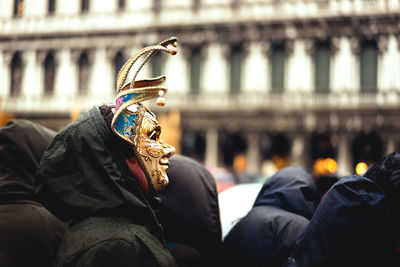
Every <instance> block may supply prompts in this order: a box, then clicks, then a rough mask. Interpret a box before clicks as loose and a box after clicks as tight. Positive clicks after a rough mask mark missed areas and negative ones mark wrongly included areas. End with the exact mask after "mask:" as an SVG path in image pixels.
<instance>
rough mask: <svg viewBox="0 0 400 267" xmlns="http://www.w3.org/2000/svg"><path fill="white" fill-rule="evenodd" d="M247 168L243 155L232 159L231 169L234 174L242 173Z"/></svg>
mask: <svg viewBox="0 0 400 267" xmlns="http://www.w3.org/2000/svg"><path fill="white" fill-rule="evenodd" d="M246 166H247V159H246V157H245V156H244V155H240V154H239V155H236V156H235V158H234V159H233V169H234V170H235V171H236V172H239V173H240V172H244V171H245V170H246Z"/></svg>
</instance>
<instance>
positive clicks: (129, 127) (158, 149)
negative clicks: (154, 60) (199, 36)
mask: <svg viewBox="0 0 400 267" xmlns="http://www.w3.org/2000/svg"><path fill="white" fill-rule="evenodd" d="M176 41H177V39H176V38H175V37H172V38H170V39H168V40H165V41H163V42H161V43H159V44H158V45H155V46H149V47H145V48H143V49H142V50H140V51H139V52H138V53H137V54H136V55H135V56H133V57H132V58H130V59H129V60H128V61H127V62H126V63H125V64H124V66H123V67H122V68H121V70H120V72H119V73H118V76H117V97H116V103H115V110H114V116H113V119H112V122H111V128H112V130H113V131H114V133H116V134H117V135H118V136H119V137H121V138H122V139H124V140H126V141H128V142H129V143H130V144H131V145H132V147H133V151H134V152H135V154H136V157H137V159H138V160H139V162H140V165H141V167H142V169H143V172H144V174H145V176H146V179H147V181H148V183H149V185H150V187H151V188H152V189H153V190H154V191H159V190H160V189H162V188H164V187H165V186H166V185H167V184H168V182H169V180H168V176H167V173H166V171H167V169H168V166H169V161H168V158H169V157H171V156H172V155H173V154H174V152H175V148H174V147H173V146H170V145H168V144H167V143H165V142H163V141H162V140H161V139H160V134H161V127H160V125H159V124H158V122H157V120H156V117H155V115H154V114H153V113H152V112H151V111H150V110H148V109H147V108H146V107H145V106H144V105H143V104H142V103H141V102H142V101H144V100H147V99H151V98H154V97H158V99H157V104H158V105H164V104H165V99H164V97H163V96H164V95H165V93H166V91H167V88H165V87H162V86H160V84H161V83H162V82H164V81H165V76H161V77H158V78H153V79H147V80H139V81H135V78H136V76H137V74H138V72H139V71H140V69H141V68H142V67H143V65H144V64H145V63H146V62H147V61H148V60H149V59H150V57H151V56H153V55H154V54H155V53H156V52H158V51H164V52H167V53H170V54H172V55H174V54H176V53H177V48H176ZM143 55H147V56H146V57H145V58H144V60H143V62H142V63H141V64H140V65H139V68H138V69H137V70H136V73H135V74H134V76H133V79H132V81H131V82H130V83H129V84H127V85H125V86H122V85H123V83H124V82H125V80H126V77H127V76H128V73H129V71H130V69H131V68H132V66H133V64H134V63H135V62H136V61H137V60H138V59H139V58H140V57H141V56H143Z"/></svg>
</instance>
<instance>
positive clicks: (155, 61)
mask: <svg viewBox="0 0 400 267" xmlns="http://www.w3.org/2000/svg"><path fill="white" fill-rule="evenodd" d="M150 62H151V75H152V77H158V76H160V75H161V74H162V72H163V55H162V54H161V53H156V54H154V56H153V57H152V58H151V60H150Z"/></svg>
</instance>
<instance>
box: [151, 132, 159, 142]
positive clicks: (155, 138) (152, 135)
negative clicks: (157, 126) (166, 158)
mask: <svg viewBox="0 0 400 267" xmlns="http://www.w3.org/2000/svg"><path fill="white" fill-rule="evenodd" d="M150 139H151V140H154V141H157V132H156V131H152V132H151V134H150Z"/></svg>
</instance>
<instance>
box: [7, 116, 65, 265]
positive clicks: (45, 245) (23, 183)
mask: <svg viewBox="0 0 400 267" xmlns="http://www.w3.org/2000/svg"><path fill="white" fill-rule="evenodd" d="M55 134H56V133H55V132H54V131H52V130H50V129H48V128H46V127H43V126H41V125H39V124H35V123H33V122H30V121H28V120H18V119H17V120H12V121H10V122H8V123H7V124H6V125H4V126H3V127H2V128H1V129H0V266H2V267H24V266H43V267H51V266H52V265H53V262H54V260H55V257H56V255H57V251H58V248H59V245H60V243H61V240H62V237H63V234H64V231H65V229H66V224H65V223H64V222H62V221H61V220H59V219H57V218H56V217H55V216H54V215H53V214H51V213H50V212H49V211H48V210H47V209H46V208H45V207H43V205H42V204H41V203H40V200H39V199H38V197H37V196H36V194H35V183H36V171H37V168H38V165H39V161H40V159H41V157H42V155H43V152H44V151H45V149H46V148H47V146H48V145H49V143H50V142H51V140H52V139H53V137H54V136H55Z"/></svg>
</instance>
